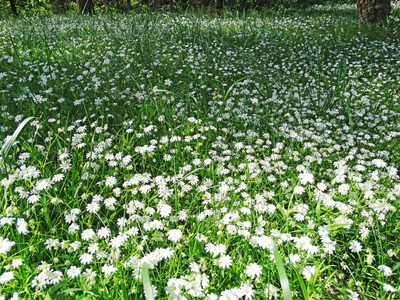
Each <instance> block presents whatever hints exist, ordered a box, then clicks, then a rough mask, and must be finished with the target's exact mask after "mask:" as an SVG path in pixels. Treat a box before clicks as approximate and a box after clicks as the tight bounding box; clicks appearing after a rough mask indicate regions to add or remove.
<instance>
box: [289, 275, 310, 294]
mask: <svg viewBox="0 0 400 300" xmlns="http://www.w3.org/2000/svg"><path fill="white" fill-rule="evenodd" d="M293 269H294V272H295V273H296V276H297V279H298V280H299V283H300V287H301V291H302V292H303V297H304V300H308V299H309V295H308V291H307V287H306V284H305V283H304V280H303V278H302V277H301V274H300V273H299V271H297V269H295V268H293Z"/></svg>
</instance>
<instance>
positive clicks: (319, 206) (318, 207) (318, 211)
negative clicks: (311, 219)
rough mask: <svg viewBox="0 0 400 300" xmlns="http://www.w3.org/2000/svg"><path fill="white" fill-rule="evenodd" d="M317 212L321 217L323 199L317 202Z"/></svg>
mask: <svg viewBox="0 0 400 300" xmlns="http://www.w3.org/2000/svg"><path fill="white" fill-rule="evenodd" d="M315 213H316V214H317V217H318V218H319V216H320V215H321V200H319V201H318V203H317V207H316V209H315Z"/></svg>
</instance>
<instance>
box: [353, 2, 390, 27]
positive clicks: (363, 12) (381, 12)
mask: <svg viewBox="0 0 400 300" xmlns="http://www.w3.org/2000/svg"><path fill="white" fill-rule="evenodd" d="M357 12H358V18H359V19H360V21H362V22H370V23H377V22H381V21H383V20H385V19H386V17H387V16H388V15H390V0H357Z"/></svg>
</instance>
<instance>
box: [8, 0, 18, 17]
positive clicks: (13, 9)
mask: <svg viewBox="0 0 400 300" xmlns="http://www.w3.org/2000/svg"><path fill="white" fill-rule="evenodd" d="M10 6H11V11H12V13H13V15H14V16H18V12H17V7H16V6H15V1H14V0H10Z"/></svg>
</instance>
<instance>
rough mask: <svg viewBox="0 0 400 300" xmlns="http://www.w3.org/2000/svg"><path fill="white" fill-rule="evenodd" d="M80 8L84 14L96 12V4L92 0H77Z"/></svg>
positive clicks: (80, 11)
mask: <svg viewBox="0 0 400 300" xmlns="http://www.w3.org/2000/svg"><path fill="white" fill-rule="evenodd" d="M76 3H77V4H78V9H79V13H80V14H84V15H93V14H94V6H93V1H92V0H77V1H76Z"/></svg>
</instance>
